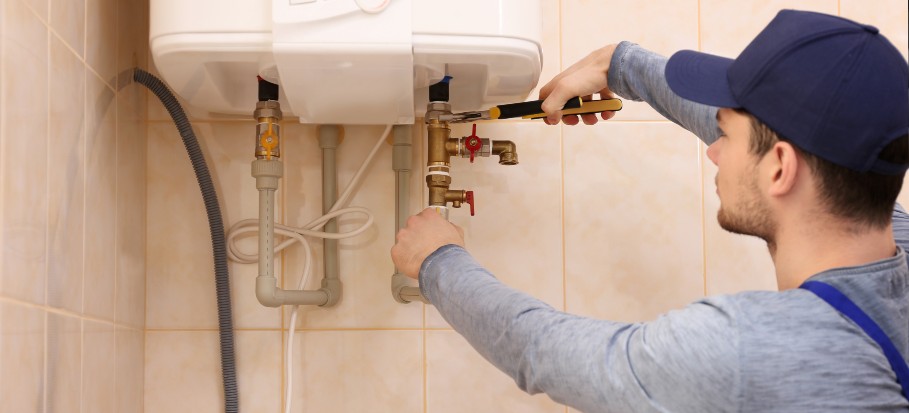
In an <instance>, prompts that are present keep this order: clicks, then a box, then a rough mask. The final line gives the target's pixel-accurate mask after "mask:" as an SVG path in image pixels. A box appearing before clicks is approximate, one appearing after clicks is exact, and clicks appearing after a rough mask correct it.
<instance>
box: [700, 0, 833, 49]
mask: <svg viewBox="0 0 909 413" xmlns="http://www.w3.org/2000/svg"><path fill="white" fill-rule="evenodd" d="M837 3H838V1H837V0H799V1H795V0H771V1H766V0H746V1H723V0H703V1H701V16H700V17H701V30H700V35H701V50H702V51H704V52H707V53H712V54H716V55H720V56H726V57H731V58H734V57H736V56H738V54H739V53H741V51H742V49H744V48H745V46H747V45H748V43H751V40H752V39H754V37H755V36H757V34H758V33H760V31H761V30H763V29H764V27H765V26H767V23H770V20H773V17H774V16H776V14H777V13H778V12H779V11H780V10H782V9H799V10H811V11H817V12H822V13H827V14H836V13H837V11H836V9H837Z"/></svg>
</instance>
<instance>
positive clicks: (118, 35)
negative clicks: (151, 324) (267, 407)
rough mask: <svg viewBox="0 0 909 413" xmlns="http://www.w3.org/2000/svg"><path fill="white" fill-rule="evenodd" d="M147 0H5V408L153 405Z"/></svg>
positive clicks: (1, 163)
mask: <svg viewBox="0 0 909 413" xmlns="http://www.w3.org/2000/svg"><path fill="white" fill-rule="evenodd" d="M147 10H148V5H147V2H145V1H142V0H136V1H133V0H128V1H127V0H124V1H116V0H50V1H48V0H28V1H26V0H0V56H2V60H0V411H2V412H17V413H18V412H93V413H94V412H109V413H114V412H117V413H121V412H141V411H143V398H144V397H143V392H144V384H143V380H144V368H145V364H144V352H145V350H144V347H145V339H144V328H145V273H146V270H145V244H146V235H145V228H146V214H145V208H146V200H145V196H146V192H145V190H146V186H147V184H146V176H145V162H146V147H147V143H146V135H147V129H148V128H147V126H146V123H145V118H146V116H147V115H146V112H147V111H146V101H145V92H144V91H142V90H141V89H139V88H138V87H137V86H135V85H129V84H127V82H128V80H129V76H122V75H120V73H121V72H122V71H124V70H127V69H128V68H130V67H134V66H136V65H140V66H144V65H145V64H146V61H147V58H146V56H147V46H146V44H147V36H148V34H147V33H148V28H147V24H146V21H147V16H148V11H147Z"/></svg>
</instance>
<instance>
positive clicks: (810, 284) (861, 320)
mask: <svg viewBox="0 0 909 413" xmlns="http://www.w3.org/2000/svg"><path fill="white" fill-rule="evenodd" d="M799 288H803V289H806V290H808V291H811V292H813V293H814V294H816V295H817V296H818V297H820V298H821V299H822V300H824V301H826V302H827V304H830V305H831V306H833V308H835V309H836V310H837V311H839V312H840V313H842V314H843V315H845V316H846V317H849V319H850V320H852V321H853V322H855V323H856V324H858V326H859V327H861V328H862V330H865V334H868V336H869V337H871V338H872V339H874V341H876V342H877V344H878V345H879V346H881V350H884V355H885V356H887V361H889V362H890V367H891V368H893V372H894V373H896V379H897V381H899V383H900V385H901V386H903V396H905V397H909V366H907V365H906V360H903V356H901V355H900V352H899V350H897V349H896V346H894V345H893V342H892V341H890V338H889V337H887V334H886V333H884V330H881V328H880V326H878V325H877V323H875V322H874V320H872V319H871V317H868V314H865V312H864V311H862V309H861V308H859V307H858V306H857V305H855V303H853V302H852V300H850V299H849V297H846V295H844V294H843V293H841V292H840V290H837V289H836V288H834V287H833V286H832V285H830V284H825V283H822V282H820V281H807V282H805V283H804V284H802V285H801V287H799Z"/></svg>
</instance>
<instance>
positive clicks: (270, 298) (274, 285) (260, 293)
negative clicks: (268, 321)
mask: <svg viewBox="0 0 909 413" xmlns="http://www.w3.org/2000/svg"><path fill="white" fill-rule="evenodd" d="M278 292H279V291H278V279H277V278H275V277H273V276H267V275H260V276H258V277H256V298H257V299H258V300H259V303H261V304H262V305H264V306H266V307H280V306H281V305H282V304H284V302H283V301H284V300H282V299H281V297H280V294H278Z"/></svg>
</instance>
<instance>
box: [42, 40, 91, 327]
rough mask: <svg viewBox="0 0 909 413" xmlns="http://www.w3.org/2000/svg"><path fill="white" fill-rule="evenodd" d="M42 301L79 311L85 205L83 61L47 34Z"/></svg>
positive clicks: (80, 306) (80, 305) (80, 309)
mask: <svg viewBox="0 0 909 413" xmlns="http://www.w3.org/2000/svg"><path fill="white" fill-rule="evenodd" d="M50 59H51V64H50V90H51V91H52V93H51V95H50V121H49V125H50V126H49V130H50V134H49V136H50V137H51V141H52V142H54V143H53V144H52V145H48V147H47V149H48V150H47V161H48V165H47V175H48V191H47V196H48V230H47V235H48V240H47V249H48V266H47V283H48V285H47V300H48V304H49V305H52V306H55V307H61V308H65V309H67V310H71V311H75V312H77V313H81V312H82V297H83V295H82V275H83V242H84V238H83V236H84V225H83V219H84V210H85V209H84V206H85V205H84V204H85V65H84V64H82V62H81V61H80V60H79V58H78V57H77V56H75V55H73V53H72V51H70V50H69V49H68V48H67V47H66V46H64V45H63V43H62V42H60V40H59V39H57V38H55V37H51V49H50Z"/></svg>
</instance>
